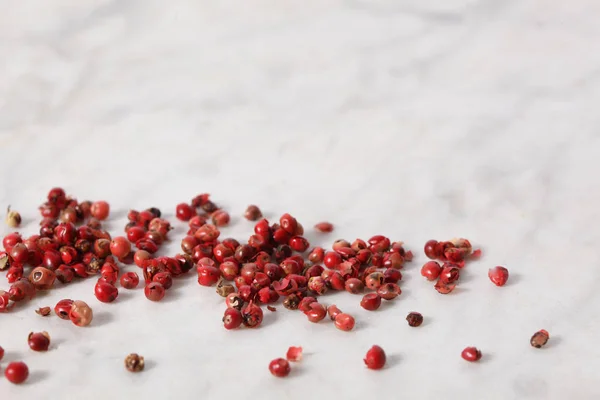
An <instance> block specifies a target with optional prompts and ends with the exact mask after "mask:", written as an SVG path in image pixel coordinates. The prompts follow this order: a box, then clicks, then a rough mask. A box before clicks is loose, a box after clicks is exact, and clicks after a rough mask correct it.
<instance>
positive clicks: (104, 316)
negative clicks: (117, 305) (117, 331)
mask: <svg viewBox="0 0 600 400" xmlns="http://www.w3.org/2000/svg"><path fill="white" fill-rule="evenodd" d="M113 319H114V317H113V315H112V314H111V313H108V312H106V311H99V312H97V313H94V319H93V323H92V325H93V326H104V325H108V324H110V323H111V322H112V321H113Z"/></svg>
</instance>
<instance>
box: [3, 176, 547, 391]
mask: <svg viewBox="0 0 600 400" xmlns="http://www.w3.org/2000/svg"><path fill="white" fill-rule="evenodd" d="M209 197H210V196H209V195H208V194H201V195H198V196H196V197H194V198H193V199H192V201H191V204H185V203H182V204H179V205H178V206H177V207H176V215H177V218H178V219H180V220H182V221H187V222H188V225H189V230H188V232H187V236H185V237H184V238H183V240H182V241H181V249H182V251H183V254H177V255H176V256H174V257H164V256H163V257H155V256H154V254H155V253H156V252H157V251H158V249H159V247H160V246H161V245H162V243H163V242H164V241H166V240H168V237H167V235H168V233H169V231H170V230H171V229H172V228H171V225H170V223H169V222H168V221H167V220H165V219H162V218H161V212H160V210H159V209H157V208H149V209H147V210H144V211H141V212H138V211H136V210H131V211H130V212H129V213H128V219H129V223H128V224H127V225H126V227H125V232H126V237H124V236H119V237H115V238H111V236H110V234H109V233H108V232H107V231H105V230H103V229H102V224H101V222H100V221H102V220H104V219H106V218H107V217H108V215H109V212H110V207H109V205H108V203H106V202H104V201H99V202H95V203H92V202H90V201H84V202H81V203H79V202H77V200H75V199H73V198H70V197H67V196H66V195H65V192H64V190H62V189H60V188H54V189H52V190H51V191H50V192H49V194H48V196H47V202H45V203H44V204H43V205H42V206H41V207H40V211H41V214H42V217H43V220H42V221H41V223H40V226H41V227H40V234H39V235H33V236H30V237H29V238H26V239H24V238H23V237H22V236H21V235H20V234H19V233H16V232H15V233H11V234H8V235H6V236H5V237H4V239H3V242H2V243H3V245H4V251H2V252H0V270H2V269H8V271H7V279H8V281H9V283H11V287H10V289H9V291H3V290H0V312H5V311H8V310H10V309H11V308H12V307H13V306H14V304H15V302H19V301H22V300H28V299H32V298H33V297H34V296H35V294H36V291H37V290H48V289H51V288H52V287H53V285H54V282H55V280H58V281H59V282H62V283H69V282H71V281H72V280H73V279H74V278H86V277H88V276H92V275H98V274H99V275H100V276H99V279H98V281H97V282H96V285H95V287H94V294H95V296H96V298H97V299H98V300H99V301H101V302H106V303H110V302H112V301H114V300H115V299H116V298H117V297H118V289H117V287H116V283H117V281H120V284H121V286H122V287H123V288H125V289H133V288H135V287H137V286H138V284H139V280H140V278H139V276H138V274H137V273H135V272H126V273H124V274H121V275H120V269H119V266H118V264H117V261H119V262H122V263H124V264H132V263H135V265H136V266H138V267H139V268H141V269H142V275H143V278H144V281H145V289H144V293H145V296H146V297H147V298H148V299H149V300H152V301H160V300H161V299H162V298H163V297H164V296H165V292H166V291H167V290H168V289H169V288H171V286H172V285H173V278H175V277H178V276H180V275H182V274H184V273H186V272H188V271H190V270H191V269H192V268H193V267H194V266H195V267H196V271H197V275H198V283H199V284H200V285H202V286H213V285H216V292H217V293H218V294H219V295H220V296H222V297H224V298H225V304H226V306H227V309H226V310H225V313H224V316H223V324H224V327H225V328H226V329H235V328H238V327H240V326H242V325H244V326H246V327H248V328H256V327H258V326H260V325H261V323H262V321H263V311H262V308H261V305H266V308H267V309H269V310H270V311H275V310H276V309H275V308H274V307H272V304H275V303H276V302H278V301H279V300H280V299H282V300H283V305H284V307H285V308H287V309H290V310H300V311H302V312H303V313H304V314H305V315H306V317H307V319H308V320H309V321H310V322H314V323H317V322H320V321H322V320H323V319H325V318H326V316H327V315H329V317H330V319H331V320H332V321H333V322H334V325H335V326H336V327H337V328H338V329H340V330H342V331H350V330H352V329H353V328H354V326H355V319H354V317H353V316H352V315H350V314H347V313H344V312H342V311H341V310H340V309H339V308H338V307H337V306H336V305H334V304H332V305H329V306H328V307H326V306H325V305H324V304H322V303H320V302H319V301H318V297H319V296H322V295H324V294H326V293H327V292H328V291H329V290H337V291H342V290H345V291H347V292H349V293H352V294H360V293H362V292H363V291H364V290H365V288H367V289H369V290H372V291H373V292H371V293H367V294H365V295H364V296H363V297H362V300H361V301H360V305H361V306H362V307H363V308H364V309H365V310H369V311H373V310H377V309H378V308H379V307H380V305H381V303H382V299H384V300H393V299H394V298H396V297H397V296H398V295H399V294H401V289H400V287H399V286H398V282H399V281H400V280H401V279H402V274H401V272H400V269H402V268H403V266H404V263H405V262H410V261H411V260H412V258H413V254H412V252H410V251H406V250H405V249H404V245H403V243H402V242H391V241H390V239H389V238H387V237H385V236H382V235H376V236H373V237H371V238H370V239H369V240H367V241H364V240H362V239H356V240H355V241H354V242H352V243H350V242H348V241H346V240H343V239H340V240H336V241H335V242H334V243H333V245H332V249H331V250H330V251H326V250H325V249H323V248H321V247H315V248H313V249H312V250H311V251H310V252H309V253H308V255H307V257H306V258H307V259H308V262H305V257H304V256H303V255H301V254H294V252H296V253H305V252H307V250H308V249H309V247H310V243H309V242H308V240H307V239H306V238H304V237H303V235H304V228H303V226H302V224H300V223H299V222H298V221H297V220H296V218H294V217H293V216H291V215H290V214H287V213H286V214H283V215H282V216H281V217H280V218H279V222H278V223H274V224H270V223H269V222H268V221H267V220H266V219H261V218H262V212H261V211H260V209H259V208H258V207H257V206H255V205H250V206H248V208H247V209H246V211H245V213H244V217H245V218H246V219H248V220H250V221H257V223H256V224H255V226H254V234H253V235H251V236H250V237H249V238H248V240H247V242H246V243H243V244H242V243H240V242H238V241H237V240H236V239H233V238H225V239H220V235H221V232H220V230H219V227H222V226H225V225H227V224H228V223H229V221H230V217H229V214H228V213H227V212H226V211H224V210H222V209H220V208H219V207H218V206H217V205H216V204H215V203H213V202H212V201H211V200H210V198H209ZM12 218H13V219H14V218H16V216H15V215H14V214H13V215H12ZM19 219H20V216H19ZM209 220H210V221H211V222H212V224H211V223H208V221H209ZM77 225H79V226H78V227H77ZM314 228H315V230H316V231H318V232H322V233H329V232H332V231H333V229H334V227H333V225H332V224H331V223H329V222H320V223H318V224H316V225H315V226H314ZM132 243H133V244H134V245H135V247H136V248H137V250H135V251H132ZM424 250H425V254H426V255H427V257H429V258H430V259H432V260H437V261H440V262H442V263H443V265H440V263H438V262H437V261H430V262H427V263H426V264H425V265H424V266H423V267H422V269H421V274H422V275H423V276H424V277H426V278H427V279H428V280H437V283H436V285H435V288H436V290H437V291H438V292H440V293H443V294H447V293H450V292H451V291H452V290H454V288H455V286H456V282H457V280H458V279H459V276H460V270H461V269H462V268H463V267H464V266H465V263H466V261H467V260H470V259H473V258H476V257H479V256H480V254H481V251H480V250H475V251H473V249H472V246H471V243H470V242H469V241H468V240H467V239H453V240H451V241H445V242H438V241H435V240H430V241H428V242H427V243H426V244H425V249H424ZM29 267H30V268H31V271H29V274H28V275H27V278H25V277H24V276H25V268H29ZM119 276H120V279H119ZM488 276H489V278H490V280H491V281H492V282H493V283H494V284H495V285H497V286H503V285H504V284H505V283H506V281H507V279H508V270H507V269H506V268H504V267H495V268H492V269H490V270H489V272H488ZM229 282H232V283H229ZM36 312H37V313H38V314H40V315H42V316H47V315H49V313H50V307H43V308H40V309H38V310H37V311H36ZM54 312H55V313H56V315H57V316H59V317H60V318H62V319H66V320H71V321H72V322H73V323H74V324H75V325H77V326H87V325H89V324H90V323H91V321H92V318H93V312H92V309H91V308H90V307H89V306H88V305H87V304H86V303H85V302H83V301H80V300H76V301H73V300H70V299H63V300H61V301H59V302H58V303H57V304H56V306H55V307H54ZM406 319H407V322H408V324H409V325H410V326H413V327H417V326H419V325H421V323H422V322H423V316H422V315H421V314H419V313H416V312H411V313H409V315H408V316H407V317H406ZM548 338H549V335H548V333H547V332H546V331H545V330H541V331H539V332H536V333H535V334H534V335H533V337H532V338H531V345H532V346H534V347H537V348H540V347H542V346H543V345H545V343H546V342H547V341H548ZM28 342H29V345H30V347H31V348H32V349H33V350H36V351H45V350H47V349H48V346H49V344H50V337H49V335H48V334H47V333H45V332H42V333H31V334H30V335H29V337H28ZM2 355H3V350H2V348H0V360H1V359H2ZM461 355H462V357H463V358H464V359H465V360H467V361H477V360H479V359H480V358H481V351H480V350H478V349H477V348H475V347H467V348H465V349H464V350H463V352H462V354H461ZM301 358H302V348H301V347H290V349H289V350H288V353H287V360H286V359H283V358H278V359H275V360H273V361H272V362H271V363H270V365H269V369H270V371H271V373H272V374H273V375H275V376H279V377H284V376H287V375H288V374H289V372H290V370H291V368H290V365H289V362H288V361H299V360H300V359H301ZM364 361H365V364H366V365H367V367H368V368H371V369H381V368H383V366H384V365H385V361H386V356H385V352H384V351H383V349H381V347H379V346H373V347H372V348H371V349H370V350H369V351H368V352H367V355H366V357H365V360H364ZM11 366H12V367H11ZM125 366H126V368H127V369H129V370H130V371H139V370H141V369H143V366H144V361H143V357H140V356H138V355H137V354H131V355H129V356H128V357H127V358H126V360H125ZM27 374H28V369H27V366H26V365H25V364H23V363H11V364H9V366H8V367H7V368H6V370H5V375H6V376H7V378H8V379H9V380H10V381H11V382H14V383H20V382H23V381H24V380H25V379H26V378H27Z"/></svg>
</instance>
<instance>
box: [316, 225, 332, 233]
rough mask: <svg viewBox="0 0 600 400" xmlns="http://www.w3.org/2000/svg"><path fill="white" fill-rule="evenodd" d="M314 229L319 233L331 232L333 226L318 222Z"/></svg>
mask: <svg viewBox="0 0 600 400" xmlns="http://www.w3.org/2000/svg"><path fill="white" fill-rule="evenodd" d="M315 229H316V230H317V231H319V232H321V233H329V232H333V224H331V223H329V222H319V223H318V224H316V225H315Z"/></svg>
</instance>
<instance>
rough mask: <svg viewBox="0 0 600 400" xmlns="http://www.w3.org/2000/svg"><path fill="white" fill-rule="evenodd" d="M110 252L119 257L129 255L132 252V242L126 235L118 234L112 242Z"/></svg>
mask: <svg viewBox="0 0 600 400" xmlns="http://www.w3.org/2000/svg"><path fill="white" fill-rule="evenodd" d="M110 252H111V253H112V255H113V256H115V257H117V258H118V259H122V258H125V257H127V255H128V254H129V252H131V243H130V242H129V240H127V238H126V237H124V236H117V237H115V238H113V240H112V241H111V242H110Z"/></svg>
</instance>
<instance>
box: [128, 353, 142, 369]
mask: <svg viewBox="0 0 600 400" xmlns="http://www.w3.org/2000/svg"><path fill="white" fill-rule="evenodd" d="M125 368H126V369H127V371H129V372H140V371H142V370H143V369H144V357H142V356H139V355H137V354H136V353H131V354H130V355H128V356H127V357H125Z"/></svg>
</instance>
